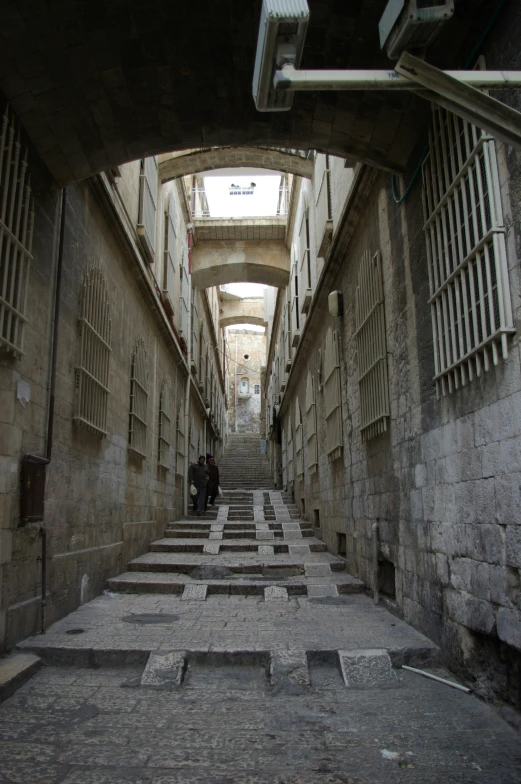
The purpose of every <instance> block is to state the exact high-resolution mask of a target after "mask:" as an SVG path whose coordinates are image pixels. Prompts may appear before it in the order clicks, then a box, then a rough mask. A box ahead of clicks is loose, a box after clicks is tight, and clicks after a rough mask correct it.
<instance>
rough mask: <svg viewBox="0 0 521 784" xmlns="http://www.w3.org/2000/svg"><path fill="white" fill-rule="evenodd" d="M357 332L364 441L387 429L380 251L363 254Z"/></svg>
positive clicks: (361, 425)
mask: <svg viewBox="0 0 521 784" xmlns="http://www.w3.org/2000/svg"><path fill="white" fill-rule="evenodd" d="M355 330H356V331H355V336H356V343H357V354H358V389H359V391H360V432H361V436H362V442H365V441H368V440H369V439H370V438H374V437H375V436H378V435H380V433H384V432H385V431H386V430H387V423H388V419H389V381H388V375H387V340H386V331H385V310H384V289H383V279H382V263H381V257H380V253H375V254H374V256H372V257H371V254H370V253H369V251H366V252H365V253H364V255H363V256H362V261H361V264H360V269H359V271H358V284H357V287H356V296H355Z"/></svg>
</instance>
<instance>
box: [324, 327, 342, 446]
mask: <svg viewBox="0 0 521 784" xmlns="http://www.w3.org/2000/svg"><path fill="white" fill-rule="evenodd" d="M324 353H325V357H324V397H325V411H326V449H327V454H328V456H329V458H330V460H335V459H336V458H337V457H340V455H341V454H342V398H341V388H340V357H339V351H338V336H337V334H336V332H334V331H333V330H332V329H331V327H329V329H328V331H327V333H326V349H325V352H324Z"/></svg>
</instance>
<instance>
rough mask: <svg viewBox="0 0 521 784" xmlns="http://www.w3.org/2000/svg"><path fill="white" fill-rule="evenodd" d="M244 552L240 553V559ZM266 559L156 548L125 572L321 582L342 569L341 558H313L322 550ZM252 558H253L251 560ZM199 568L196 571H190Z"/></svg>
mask: <svg viewBox="0 0 521 784" xmlns="http://www.w3.org/2000/svg"><path fill="white" fill-rule="evenodd" d="M245 557H246V556H242V559H244V558H245ZM268 557H269V559H270V560H269V561H266V560H265V558H266V556H260V557H259V556H258V555H257V553H252V554H250V559H249V560H246V561H245V560H242V559H241V560H238V558H241V556H237V555H235V554H234V553H233V552H231V553H228V554H220V555H217V554H215V553H198V554H197V557H194V556H193V555H192V556H191V555H190V554H186V555H184V556H183V555H182V554H179V553H171V552H157V551H152V552H149V553H147V555H141V556H139V558H135V559H134V560H133V561H130V563H129V564H128V565H127V570H128V571H129V572H161V573H163V572H167V573H170V574H188V575H191V576H192V578H194V579H197V580H205V579H206V578H207V577H208V578H209V579H214V573H215V578H217V579H219V578H220V574H219V572H223V571H224V572H226V573H227V574H229V575H230V577H231V575H232V574H233V575H237V574H239V575H244V574H246V575H257V576H259V575H260V576H262V577H263V578H264V577H270V578H273V579H277V580H280V579H286V578H288V577H301V576H304V577H307V576H312V577H315V576H317V575H318V576H320V577H321V578H323V579H324V581H325V582H329V581H330V580H331V579H332V574H333V572H345V562H344V561H329V562H327V561H325V562H323V561H321V560H316V559H317V558H323V555H322V554H319V555H315V556H312V555H311V554H310V555H308V558H309V559H311V558H314V559H315V560H314V561H310V562H309V563H304V562H303V561H302V559H301V558H300V559H299V558H297V557H292V556H291V555H290V554H288V553H277V554H273V555H270V556H268ZM254 559H255V560H254ZM194 572H200V574H193V573H194Z"/></svg>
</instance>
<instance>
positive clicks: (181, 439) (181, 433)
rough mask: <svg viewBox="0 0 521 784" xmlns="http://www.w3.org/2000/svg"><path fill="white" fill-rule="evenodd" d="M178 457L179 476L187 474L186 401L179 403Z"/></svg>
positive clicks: (177, 425) (177, 417) (177, 426)
mask: <svg viewBox="0 0 521 784" xmlns="http://www.w3.org/2000/svg"><path fill="white" fill-rule="evenodd" d="M175 428H176V459H175V472H176V474H179V476H184V475H185V449H186V447H185V429H184V402H181V403H179V405H178V407H177V416H176V424H175Z"/></svg>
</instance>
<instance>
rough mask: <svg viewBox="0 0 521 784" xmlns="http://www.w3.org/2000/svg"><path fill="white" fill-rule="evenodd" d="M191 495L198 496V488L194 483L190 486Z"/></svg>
mask: <svg viewBox="0 0 521 784" xmlns="http://www.w3.org/2000/svg"><path fill="white" fill-rule="evenodd" d="M190 495H197V487H196V486H195V485H194V484H193V483H192V484H191V485H190Z"/></svg>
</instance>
